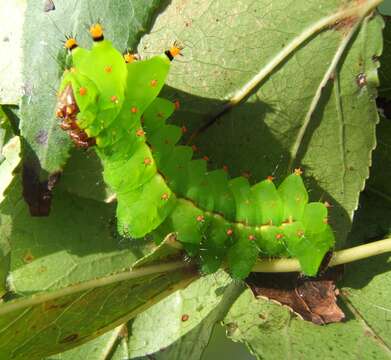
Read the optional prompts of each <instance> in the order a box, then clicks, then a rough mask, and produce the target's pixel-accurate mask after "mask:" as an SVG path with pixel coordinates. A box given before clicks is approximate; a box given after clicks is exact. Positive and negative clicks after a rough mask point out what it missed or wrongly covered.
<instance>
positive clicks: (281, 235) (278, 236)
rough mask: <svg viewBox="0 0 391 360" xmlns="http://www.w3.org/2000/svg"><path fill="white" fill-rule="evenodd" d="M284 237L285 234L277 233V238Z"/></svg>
mask: <svg viewBox="0 0 391 360" xmlns="http://www.w3.org/2000/svg"><path fill="white" fill-rule="evenodd" d="M283 237H284V234H276V239H277V240H281V239H282V238H283Z"/></svg>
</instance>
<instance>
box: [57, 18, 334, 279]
mask: <svg viewBox="0 0 391 360" xmlns="http://www.w3.org/2000/svg"><path fill="white" fill-rule="evenodd" d="M89 31H90V35H91V37H92V40H93V46H92V48H91V49H85V48H81V47H79V46H78V44H77V41H76V40H75V38H72V37H70V38H68V39H66V41H65V48H66V49H68V51H69V52H70V54H71V58H72V67H71V68H69V69H67V70H65V71H64V74H63V77H62V80H61V83H60V88H59V92H58V93H59V95H58V101H57V107H56V114H57V117H59V118H60V119H61V122H60V126H61V128H62V129H64V130H65V131H67V132H68V134H69V136H70V137H71V139H72V141H73V142H74V143H75V144H76V145H77V146H79V147H83V148H86V147H94V148H95V151H96V152H97V154H98V156H99V157H100V159H101V162H102V165H103V178H104V181H105V182H106V184H107V185H108V186H110V187H111V188H112V189H113V191H114V192H115V193H116V197H117V210H116V216H117V224H118V231H119V233H120V234H121V235H125V236H130V237H132V238H143V237H145V236H147V235H150V236H152V237H153V239H154V240H155V241H156V242H159V241H161V240H162V239H163V238H164V237H165V236H166V235H167V234H169V233H175V234H176V238H177V240H178V241H179V242H180V243H181V244H182V245H183V247H184V249H185V250H186V252H187V253H188V255H189V256H191V257H193V258H197V259H198V261H199V263H200V266H201V271H203V272H204V273H212V272H214V271H216V270H217V269H218V268H220V267H221V266H222V264H223V263H224V264H227V267H228V268H229V271H230V273H231V275H232V277H234V278H238V279H243V278H245V277H246V276H247V275H248V274H249V273H250V271H251V269H252V267H253V265H254V263H255V262H256V260H257V258H258V257H259V256H261V257H294V258H297V259H298V260H299V262H300V265H301V269H302V271H303V272H304V273H305V274H307V275H310V276H312V275H315V274H316V273H317V271H318V268H319V266H320V263H321V261H322V259H323V257H324V255H325V254H326V253H327V252H328V251H329V250H330V249H331V248H332V247H333V245H334V242H335V239H334V234H333V231H332V229H331V227H330V226H329V224H328V223H327V215H328V214H327V211H328V209H327V206H326V205H325V204H323V203H321V202H309V201H308V193H307V190H306V188H305V186H304V183H303V180H302V177H301V175H302V174H301V170H300V169H296V170H295V171H294V173H292V174H290V175H288V176H287V177H286V178H285V179H284V180H283V181H282V183H281V184H280V185H279V186H278V187H276V186H275V185H274V183H273V178H272V177H269V178H267V179H265V180H263V181H261V182H259V183H257V184H255V185H252V186H250V184H249V182H248V180H247V179H246V178H245V177H237V178H234V179H229V178H228V175H227V172H226V171H224V169H221V170H213V171H208V169H207V164H206V161H205V160H204V159H192V156H193V150H192V148H191V147H189V146H184V145H180V144H178V142H179V140H180V138H181V135H182V131H181V129H180V128H179V127H177V126H174V125H171V124H167V123H166V120H167V119H168V118H169V117H170V116H171V114H172V113H173V112H174V110H175V107H176V105H175V104H174V103H173V102H171V101H168V100H166V99H163V98H161V97H158V95H159V92H160V90H161V89H162V87H163V85H164V82H165V79H166V76H167V74H168V72H169V69H170V64H171V61H172V60H173V59H175V58H176V57H177V56H178V55H179V54H180V53H181V50H182V49H181V47H180V46H179V45H178V44H176V43H174V45H173V46H172V47H171V48H170V49H169V50H167V51H165V52H164V53H162V54H160V55H157V56H153V57H151V58H149V59H145V60H139V59H137V57H136V56H135V55H132V54H130V53H125V54H124V55H123V54H121V52H119V51H118V50H116V49H115V48H114V47H113V46H112V44H111V42H110V41H108V40H106V39H105V38H104V33H103V28H102V26H101V25H100V24H94V25H92V26H91V27H90V29H89Z"/></svg>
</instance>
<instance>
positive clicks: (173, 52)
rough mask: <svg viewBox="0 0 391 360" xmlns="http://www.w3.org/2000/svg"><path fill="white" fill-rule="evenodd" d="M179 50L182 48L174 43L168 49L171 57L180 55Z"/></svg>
mask: <svg viewBox="0 0 391 360" xmlns="http://www.w3.org/2000/svg"><path fill="white" fill-rule="evenodd" d="M181 50H182V49H181V48H180V47H178V46H175V45H174V46H173V47H172V48H171V49H170V53H171V55H172V57H175V56H178V55H180V53H181Z"/></svg>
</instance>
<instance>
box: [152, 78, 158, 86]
mask: <svg viewBox="0 0 391 360" xmlns="http://www.w3.org/2000/svg"><path fill="white" fill-rule="evenodd" d="M156 85H157V80H156V79H153V80H151V86H152V87H156Z"/></svg>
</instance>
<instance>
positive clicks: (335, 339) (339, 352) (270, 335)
mask: <svg viewBox="0 0 391 360" xmlns="http://www.w3.org/2000/svg"><path fill="white" fill-rule="evenodd" d="M373 260H375V259H373ZM374 262H376V260H375V261H374ZM224 323H225V325H226V327H227V331H228V335H229V337H230V338H231V339H232V340H234V341H241V342H244V343H245V344H246V345H247V346H248V347H249V349H250V351H251V352H252V353H253V354H254V355H256V356H257V358H258V359H262V360H267V359H273V360H279V359H287V358H291V359H316V358H321V359H336V358H339V357H341V356H343V358H344V359H357V358H362V359H389V357H390V355H391V350H390V348H389V347H387V345H386V344H384V343H383V342H382V341H383V340H384V338H383V339H382V338H379V337H378V334H377V333H376V332H374V331H373V330H372V329H371V327H370V326H368V325H367V324H366V322H365V321H364V319H363V318H356V319H355V318H354V317H353V316H352V315H351V314H350V315H349V318H348V320H347V321H346V322H345V323H338V324H330V325H327V326H319V325H314V324H312V323H310V322H307V321H303V320H301V319H299V318H298V317H296V316H295V315H293V314H292V313H290V312H289V310H287V309H286V308H283V307H281V306H279V305H276V304H275V303H272V302H271V301H268V300H263V299H256V298H254V295H253V294H252V292H251V291H250V290H247V291H246V292H244V293H243V294H242V295H241V296H240V297H239V299H238V300H237V301H236V303H235V304H234V305H233V307H232V308H231V310H230V311H229V313H228V315H227V316H226V318H225V319H224ZM383 324H386V323H384V322H383ZM388 337H389V334H388V335H387V338H388Z"/></svg>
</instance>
